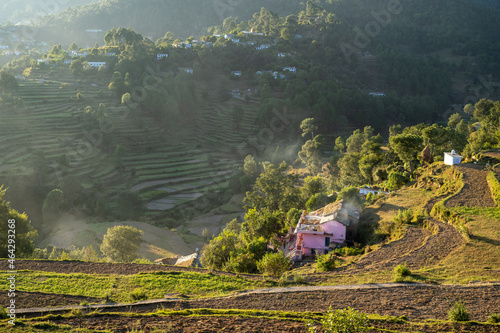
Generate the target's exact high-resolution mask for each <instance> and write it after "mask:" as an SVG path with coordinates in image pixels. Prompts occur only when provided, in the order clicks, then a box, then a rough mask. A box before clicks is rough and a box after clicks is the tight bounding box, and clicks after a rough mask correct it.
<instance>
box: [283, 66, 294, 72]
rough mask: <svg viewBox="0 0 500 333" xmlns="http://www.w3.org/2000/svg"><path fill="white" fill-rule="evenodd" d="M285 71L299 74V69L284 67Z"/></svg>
mask: <svg viewBox="0 0 500 333" xmlns="http://www.w3.org/2000/svg"><path fill="white" fill-rule="evenodd" d="M283 71H284V72H285V71H289V72H292V73H297V67H284V68H283Z"/></svg>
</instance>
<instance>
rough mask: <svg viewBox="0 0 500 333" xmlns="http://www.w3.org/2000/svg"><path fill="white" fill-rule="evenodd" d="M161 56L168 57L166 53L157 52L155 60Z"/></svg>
mask: <svg viewBox="0 0 500 333" xmlns="http://www.w3.org/2000/svg"><path fill="white" fill-rule="evenodd" d="M161 58H168V54H166V53H159V54H157V55H156V60H160V59H161Z"/></svg>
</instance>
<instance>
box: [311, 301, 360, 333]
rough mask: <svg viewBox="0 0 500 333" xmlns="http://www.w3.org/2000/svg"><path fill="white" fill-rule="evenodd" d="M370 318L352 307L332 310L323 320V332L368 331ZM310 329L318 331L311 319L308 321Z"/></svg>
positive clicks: (312, 332)
mask: <svg viewBox="0 0 500 333" xmlns="http://www.w3.org/2000/svg"><path fill="white" fill-rule="evenodd" d="M367 323H368V318H367V316H366V315H365V314H364V313H361V312H359V311H356V310H354V309H352V308H350V307H349V308H347V309H340V310H332V307H331V306H330V309H328V312H327V314H326V315H325V317H324V318H323V319H322V320H321V327H322V332H324V333H360V332H366V331H367V327H366V325H367ZM307 326H308V331H309V332H311V333H315V332H317V328H316V326H315V325H314V324H313V323H312V322H311V321H310V322H308V323H307Z"/></svg>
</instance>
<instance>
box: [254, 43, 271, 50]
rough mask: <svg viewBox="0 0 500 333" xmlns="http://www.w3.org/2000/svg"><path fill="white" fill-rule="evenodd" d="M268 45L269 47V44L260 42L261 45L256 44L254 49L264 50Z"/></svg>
mask: <svg viewBox="0 0 500 333" xmlns="http://www.w3.org/2000/svg"><path fill="white" fill-rule="evenodd" d="M270 47H271V45H270V44H261V45H259V46H257V47H256V48H255V49H256V50H265V49H268V48H270Z"/></svg>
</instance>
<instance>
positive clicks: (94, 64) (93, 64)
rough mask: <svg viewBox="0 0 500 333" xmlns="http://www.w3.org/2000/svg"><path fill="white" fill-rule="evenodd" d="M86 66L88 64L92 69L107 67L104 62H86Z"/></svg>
mask: <svg viewBox="0 0 500 333" xmlns="http://www.w3.org/2000/svg"><path fill="white" fill-rule="evenodd" d="M87 64H89V66H90V67H92V68H97V69H99V68H101V66H104V67H105V68H106V67H107V65H106V61H87Z"/></svg>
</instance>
